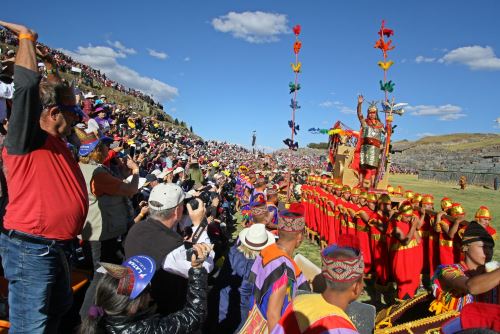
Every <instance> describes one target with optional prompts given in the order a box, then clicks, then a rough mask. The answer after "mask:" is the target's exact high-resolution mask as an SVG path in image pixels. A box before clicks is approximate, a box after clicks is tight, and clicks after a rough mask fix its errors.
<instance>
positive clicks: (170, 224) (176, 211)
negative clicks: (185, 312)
mask: <svg viewBox="0 0 500 334" xmlns="http://www.w3.org/2000/svg"><path fill="white" fill-rule="evenodd" d="M185 198H186V194H185V193H184V191H183V190H182V189H181V187H179V186H178V185H176V184H173V183H164V184H159V185H157V186H156V187H154V188H153V190H152V191H151V195H150V196H149V201H148V205H149V217H148V218H147V219H146V220H145V221H143V222H141V223H138V224H135V225H134V226H133V227H132V228H131V229H130V231H129V233H128V236H127V239H126V240H125V256H126V257H127V258H129V257H131V256H134V255H139V254H142V255H148V256H151V257H152V258H153V259H155V261H156V265H157V268H158V269H157V271H156V273H155V276H154V277H153V280H152V286H151V287H152V293H151V295H152V297H153V298H154V300H155V301H156V303H157V305H158V312H160V313H162V314H169V313H173V312H176V311H178V310H180V309H182V308H183V306H184V301H185V300H186V292H187V279H186V277H187V271H188V270H189V268H188V267H187V266H186V268H187V270H184V269H185V268H184V266H183V263H184V262H186V263H188V261H187V260H186V256H187V255H186V254H187V249H186V246H185V240H184V238H183V237H182V236H181V235H180V234H179V233H178V232H177V231H178V227H179V226H178V225H179V222H180V220H181V218H182V216H183V210H184V205H185V204H184V200H185ZM194 200H195V201H196V202H197V203H198V207H197V208H193V206H194V207H196V205H192V204H191V203H188V204H186V206H187V209H188V213H189V217H190V219H191V221H192V222H193V226H196V227H198V226H200V225H204V224H202V223H203V221H204V220H205V210H206V209H205V206H204V205H203V203H202V201H201V200H200V199H194ZM194 229H195V232H194V234H201V233H200V232H202V231H201V230H199V231H196V230H197V228H194ZM197 232H198V233H197ZM186 244H187V245H189V243H186ZM211 256H212V259H213V255H211ZM172 258H174V260H173V261H172ZM169 264H171V266H170V265H169ZM188 264H189V263H188ZM166 265H167V266H166ZM204 267H205V268H206V269H207V271H208V272H210V271H211V270H212V269H213V262H211V263H210V262H208V261H207V262H205V263H204ZM162 268H163V269H169V271H170V272H167V271H166V270H162ZM184 271H185V273H184Z"/></svg>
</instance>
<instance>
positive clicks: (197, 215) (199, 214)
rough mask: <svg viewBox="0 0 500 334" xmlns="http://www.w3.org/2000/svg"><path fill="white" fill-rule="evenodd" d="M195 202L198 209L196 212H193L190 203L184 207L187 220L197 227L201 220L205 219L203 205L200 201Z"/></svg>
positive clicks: (197, 199)
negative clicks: (187, 216)
mask: <svg viewBox="0 0 500 334" xmlns="http://www.w3.org/2000/svg"><path fill="white" fill-rule="evenodd" d="M195 200H196V201H197V202H198V208H197V209H196V210H193V208H192V207H191V204H190V203H188V204H186V206H187V209H188V213H189V218H191V221H192V222H193V225H199V224H200V223H201V221H202V220H203V218H205V213H206V209H205V204H204V203H203V202H202V200H201V199H199V198H196V199H195Z"/></svg>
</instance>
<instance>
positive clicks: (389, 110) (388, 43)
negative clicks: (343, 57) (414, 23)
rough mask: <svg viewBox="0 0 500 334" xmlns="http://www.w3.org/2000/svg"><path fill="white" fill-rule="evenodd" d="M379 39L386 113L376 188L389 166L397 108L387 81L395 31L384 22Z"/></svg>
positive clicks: (391, 62) (389, 82)
mask: <svg viewBox="0 0 500 334" xmlns="http://www.w3.org/2000/svg"><path fill="white" fill-rule="evenodd" d="M378 35H379V39H378V40H377V42H376V43H375V46H374V47H375V48H377V49H380V50H381V51H382V57H383V61H379V62H378V63H377V64H378V66H379V67H380V68H381V69H382V70H383V71H384V78H383V81H382V80H380V81H379V83H380V90H382V91H384V101H383V102H382V107H383V109H384V113H385V133H386V136H385V143H384V147H383V148H382V152H381V157H380V162H379V165H378V168H377V175H376V176H375V184H374V187H376V186H377V184H378V183H379V182H380V181H381V180H382V178H383V177H384V173H385V169H386V166H387V161H388V156H389V147H390V143H391V134H392V119H393V116H392V114H393V112H395V111H396V110H394V109H395V108H394V107H396V105H395V104H394V98H393V99H392V102H389V93H392V92H393V91H394V86H395V84H394V83H393V82H392V80H389V81H387V72H388V71H389V69H390V68H391V66H392V65H393V64H394V62H393V61H392V60H388V56H387V53H388V52H389V51H392V50H394V48H395V46H393V45H392V40H391V39H390V38H391V36H393V35H394V30H392V29H389V28H386V27H385V21H384V20H382V24H381V26H380V30H379V31H378ZM403 112H404V111H403V110H402V109H401V110H399V115H402V113H403Z"/></svg>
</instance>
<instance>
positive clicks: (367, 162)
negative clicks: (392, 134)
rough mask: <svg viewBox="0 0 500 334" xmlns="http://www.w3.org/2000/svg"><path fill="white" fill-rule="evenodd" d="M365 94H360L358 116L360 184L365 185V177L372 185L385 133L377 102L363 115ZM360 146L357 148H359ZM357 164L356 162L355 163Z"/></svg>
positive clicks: (372, 185) (373, 184) (371, 185)
mask: <svg viewBox="0 0 500 334" xmlns="http://www.w3.org/2000/svg"><path fill="white" fill-rule="evenodd" d="M363 101H364V98H363V95H359V96H358V107H357V112H358V118H359V122H360V123H361V133H360V139H359V140H360V144H359V145H358V147H359V184H360V186H361V187H363V185H364V181H365V179H369V180H370V187H371V188H373V187H374V186H375V175H376V174H377V168H378V167H379V162H380V152H381V149H382V136H383V134H384V133H385V129H384V124H382V122H381V121H380V119H379V117H378V109H377V105H376V103H373V102H372V103H370V106H369V107H368V115H367V117H366V118H364V117H363V112H362V110H361V107H362V105H363ZM357 149H358V148H356V150H357ZM353 166H355V164H353Z"/></svg>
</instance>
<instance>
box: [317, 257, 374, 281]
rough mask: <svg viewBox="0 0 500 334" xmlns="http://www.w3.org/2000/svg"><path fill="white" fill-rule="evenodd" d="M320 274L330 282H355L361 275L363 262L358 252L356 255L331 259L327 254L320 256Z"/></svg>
mask: <svg viewBox="0 0 500 334" xmlns="http://www.w3.org/2000/svg"><path fill="white" fill-rule="evenodd" d="M322 262H323V270H322V274H323V277H325V278H326V279H327V280H330V281H332V282H355V281H357V280H359V279H360V278H361V277H363V273H364V268H365V263H364V262H363V255H362V254H361V253H360V254H359V255H358V256H356V257H350V258H346V259H337V260H333V259H331V258H329V257H328V256H322Z"/></svg>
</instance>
